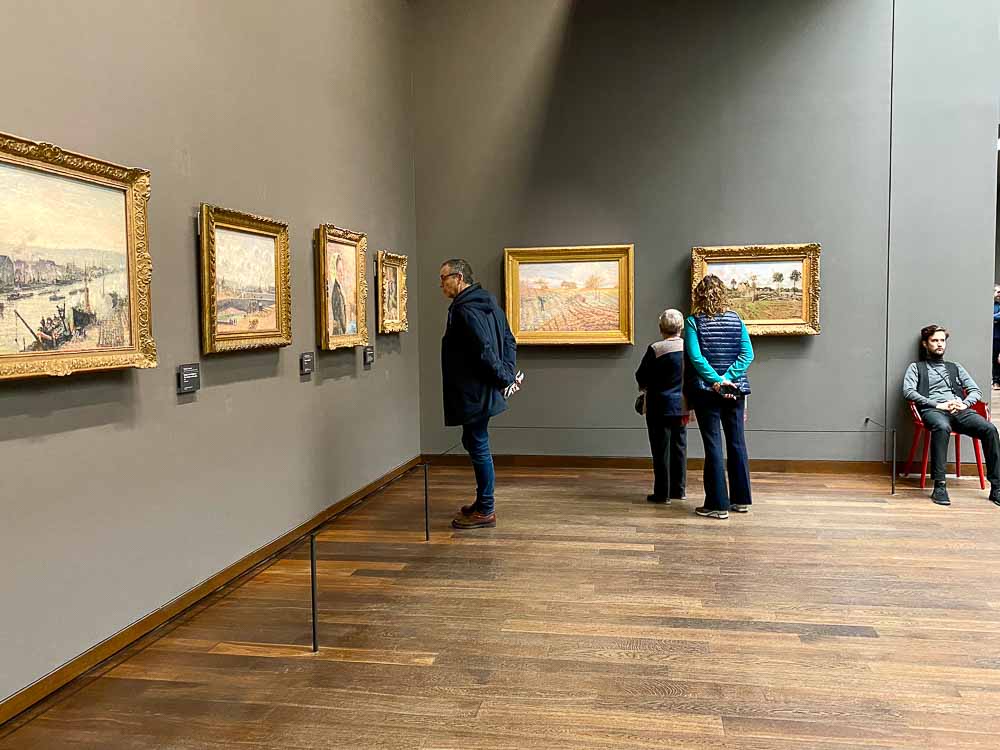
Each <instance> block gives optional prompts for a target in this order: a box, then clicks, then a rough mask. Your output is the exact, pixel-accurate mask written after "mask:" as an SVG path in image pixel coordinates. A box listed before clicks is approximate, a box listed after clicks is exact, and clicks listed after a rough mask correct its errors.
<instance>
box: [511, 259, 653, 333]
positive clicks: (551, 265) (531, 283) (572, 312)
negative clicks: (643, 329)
mask: <svg viewBox="0 0 1000 750" xmlns="http://www.w3.org/2000/svg"><path fill="white" fill-rule="evenodd" d="M504 280H505V291H506V295H505V303H506V312H507V320H508V322H509V323H510V327H511V331H512V333H513V334H514V338H515V339H516V340H517V343H518V344H633V343H635V339H634V332H633V305H632V301H633V295H634V290H633V246H632V245H593V246H582V247H509V248H506V249H505V250H504Z"/></svg>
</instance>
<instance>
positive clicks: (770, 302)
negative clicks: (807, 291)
mask: <svg viewBox="0 0 1000 750" xmlns="http://www.w3.org/2000/svg"><path fill="white" fill-rule="evenodd" d="M708 273H710V274H715V275H716V276H718V277H719V278H720V279H722V281H723V283H724V284H725V285H726V291H727V292H728V294H729V305H730V307H731V308H732V309H733V310H735V311H736V312H737V313H739V315H740V317H741V318H743V319H744V320H787V319H790V318H801V317H802V299H803V295H802V261H801V260H786V261H775V262H773V263H772V262H767V261H747V262H745V263H711V262H710V263H709V264H708Z"/></svg>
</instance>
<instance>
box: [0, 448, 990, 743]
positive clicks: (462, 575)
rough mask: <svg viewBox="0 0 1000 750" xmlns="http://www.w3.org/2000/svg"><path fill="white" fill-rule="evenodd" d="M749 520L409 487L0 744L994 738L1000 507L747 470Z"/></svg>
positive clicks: (622, 486) (599, 486)
mask: <svg viewBox="0 0 1000 750" xmlns="http://www.w3.org/2000/svg"><path fill="white" fill-rule="evenodd" d="M754 480H755V493H756V494H755V504H754V507H753V510H752V512H751V513H750V514H749V515H748V516H736V515H735V514H734V515H733V517H731V518H730V520H729V521H727V522H718V521H709V520H705V519H701V518H698V517H696V516H694V515H693V513H692V509H693V507H694V505H696V504H697V498H698V495H699V486H698V477H697V476H695V475H692V477H691V480H690V485H691V486H690V488H689V493H690V498H691V499H689V500H688V501H684V502H675V503H673V504H672V505H670V506H653V505H650V504H648V503H646V502H645V500H644V498H645V494H646V493H647V492H648V490H649V481H650V480H649V477H648V475H647V474H645V473H644V472H642V471H638V470H599V469H574V470H572V471H567V470H558V469H542V468H539V469H532V468H524V467H518V468H516V469H499V470H498V494H497V507H498V514H499V525H498V527H497V528H496V529H495V530H481V531H476V532H458V531H455V530H453V529H451V528H450V526H449V522H450V519H451V515H452V514H453V513H454V511H455V510H456V509H457V507H458V505H460V504H461V503H462V502H465V501H467V498H468V495H469V491H470V488H471V486H472V476H471V471H469V470H467V469H463V468H450V467H449V468H437V467H435V468H433V469H432V471H431V491H432V498H433V499H432V506H431V510H432V518H431V522H432V540H431V543H429V544H428V543H425V542H424V540H423V529H422V519H421V517H420V513H421V510H422V503H423V497H422V490H423V479H422V476H421V475H419V474H412V475H409V476H407V477H404V478H403V479H402V480H400V481H399V482H397V483H395V484H393V485H391V486H390V487H388V488H386V489H384V490H383V491H382V492H381V493H379V494H378V495H376V496H375V497H373V498H372V499H371V500H369V501H368V502H367V503H365V504H363V505H361V506H359V507H357V508H356V509H354V510H353V511H352V512H350V513H349V514H347V515H345V516H342V517H341V518H339V519H337V520H336V521H335V522H334V523H333V524H331V525H329V526H327V527H326V528H324V529H323V530H322V531H321V533H320V534H319V537H318V545H317V546H318V557H319V560H318V571H319V575H320V601H319V623H320V637H321V644H322V648H321V650H320V652H319V653H318V654H313V653H312V652H311V649H310V642H311V630H310V619H309V618H310V576H309V558H308V547H307V545H302V546H300V547H298V548H296V549H294V550H292V551H290V552H289V553H288V554H286V555H285V556H284V557H283V558H281V559H280V560H277V561H275V562H274V563H273V564H271V565H270V566H268V567H267V568H265V569H264V570H262V571H260V572H258V573H257V574H256V575H255V576H254V577H253V578H251V579H250V580H247V581H243V582H241V583H240V585H238V586H234V587H232V588H230V589H227V590H224V591H223V592H220V593H219V594H217V595H215V596H213V598H212V599H211V600H210V601H209V602H207V603H206V604H205V606H201V607H198V608H197V609H195V610H192V611H191V612H190V613H188V614H186V615H185V616H183V617H182V618H180V619H179V620H177V621H175V622H173V623H171V624H170V625H168V626H166V627H164V628H163V629H161V630H160V631H158V632H157V633H155V634H153V636H151V637H149V638H147V639H145V640H144V641H143V642H141V643H140V644H137V645H136V646H135V647H133V648H132V649H130V650H129V651H128V652H127V653H126V654H124V655H122V656H120V657H119V658H117V659H116V661H115V662H114V663H112V664H108V665H104V666H102V667H100V668H98V669H97V670H96V671H95V672H94V673H93V674H91V675H87V676H85V677H83V678H81V679H80V680H78V681H76V682H74V683H71V684H70V685H69V686H67V687H66V688H65V689H64V690H62V691H60V693H58V694H56V695H55V696H53V697H52V698H51V699H50V700H49V701H47V702H46V703H45V704H43V705H42V706H40V707H38V708H37V709H36V710H34V711H32V712H30V713H29V714H27V715H25V716H23V717H21V718H19V719H18V720H15V721H14V722H11V723H9V724H8V725H6V726H5V727H2V728H0V750H22V749H25V748H32V749H35V748H43V749H44V748H71V749H76V748H81V749H82V748H102V749H104V748H126V749H131V748H154V747H155V748H171V749H172V750H195V749H204V750H218V749H219V748H245V749H246V750H263V749H264V748H292V749H293V750H298V749H301V750H306V749H312V748H330V747H338V748H340V747H343V748H359V749H361V748H420V749H422V750H435V749H436V750H458V749H461V750H477V749H479V748H491V749H494V750H495V749H498V748H517V749H518V750H540V749H542V748H551V749H552V750H596V749H598V748H602V749H607V748H672V749H673V750H709V748H711V750H834V748H836V750H848V749H849V748H867V749H868V750H883V749H884V750H888V749H890V748H891V749H892V750H917V749H918V748H919V749H920V750H925V749H926V748H938V747H941V748H944V747H948V748H963V749H968V750H979V749H980V748H996V747H997V746H998V743H997V741H996V737H998V736H1000V720H998V719H995V718H993V712H994V706H995V705H996V703H997V701H998V700H1000V656H998V655H1000V595H998V594H997V591H996V588H995V584H994V582H993V580H992V578H991V577H990V576H989V575H984V571H988V570H990V569H992V565H993V563H1000V533H998V532H1000V511H998V510H997V509H996V508H995V507H994V506H992V505H991V504H990V503H988V502H987V501H986V499H985V493H983V492H981V491H979V490H978V487H977V485H978V483H977V482H976V481H975V480H962V481H959V482H953V483H952V499H953V502H954V505H953V506H951V507H950V508H939V507H937V506H934V505H932V504H931V503H930V502H929V501H928V500H927V497H926V492H921V491H919V490H917V489H916V488H914V486H913V485H912V484H904V485H903V486H901V489H900V493H899V494H898V495H896V496H895V497H891V496H889V495H888V486H887V485H888V482H887V481H886V480H885V479H884V478H879V477H874V476H850V475H842V476H838V475H824V476H821V477H820V476H812V477H811V476H807V475H795V474H785V473H782V474H759V475H755V477H754Z"/></svg>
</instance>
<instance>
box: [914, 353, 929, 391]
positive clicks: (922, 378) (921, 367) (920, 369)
mask: <svg viewBox="0 0 1000 750" xmlns="http://www.w3.org/2000/svg"><path fill="white" fill-rule="evenodd" d="M917 393H919V394H920V395H921V396H923V397H924V398H927V396H928V394H929V393H930V383H929V382H928V379H927V363H926V362H923V361H921V362H917Z"/></svg>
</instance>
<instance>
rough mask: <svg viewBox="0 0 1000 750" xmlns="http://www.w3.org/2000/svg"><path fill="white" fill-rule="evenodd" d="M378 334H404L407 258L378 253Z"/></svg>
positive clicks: (393, 254)
mask: <svg viewBox="0 0 1000 750" xmlns="http://www.w3.org/2000/svg"><path fill="white" fill-rule="evenodd" d="M377 257H378V261H377V262H378V274H377V275H378V288H379V297H378V332H379V333H402V332H404V331H406V330H408V329H409V322H408V321H407V317H406V297H407V292H406V256H405V255H397V254H396V253H390V252H389V251H388V250H379V251H378V256H377Z"/></svg>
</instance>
